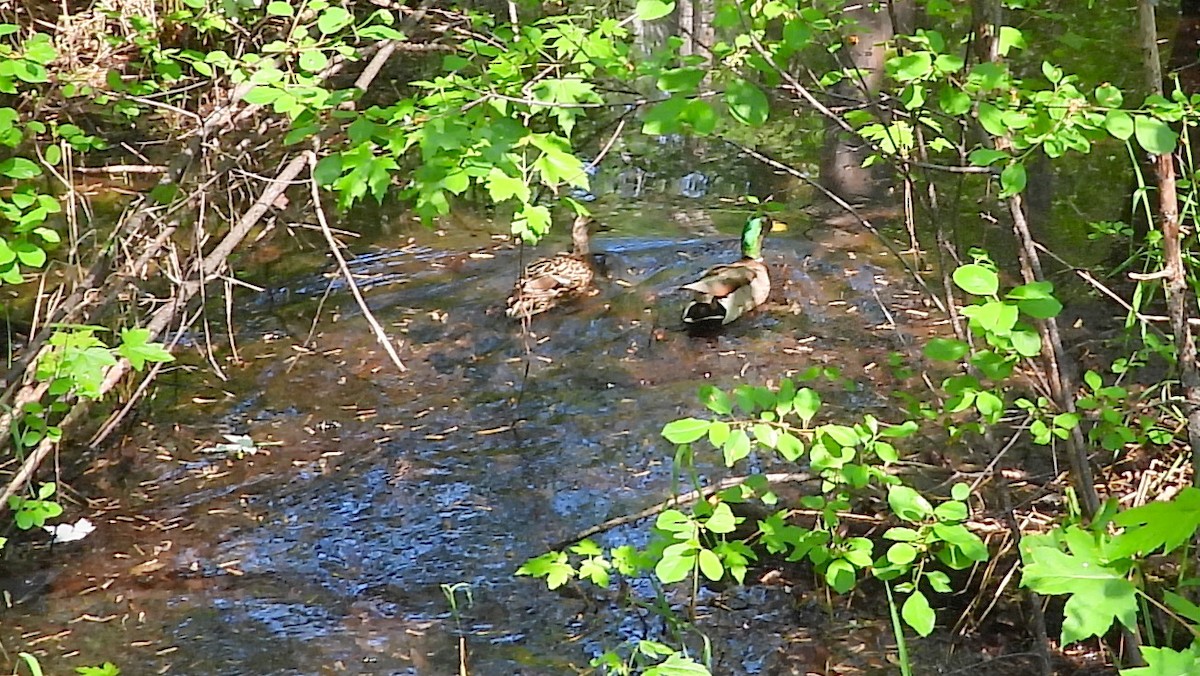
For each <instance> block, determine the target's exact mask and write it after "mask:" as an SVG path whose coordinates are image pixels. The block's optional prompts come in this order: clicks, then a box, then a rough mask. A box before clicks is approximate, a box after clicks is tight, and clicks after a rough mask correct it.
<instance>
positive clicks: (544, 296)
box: [505, 216, 596, 320]
mask: <svg viewBox="0 0 1200 676" xmlns="http://www.w3.org/2000/svg"><path fill="white" fill-rule="evenodd" d="M590 223H591V219H590V218H588V217H587V216H578V217H576V218H575V222H574V223H573V224H572V226H571V241H572V244H573V250H572V251H571V253H560V254H557V255H555V256H550V257H548V258H539V259H538V260H536V261H533V262H532V263H530V264H529V265H527V266H525V271H524V272H523V273H521V278H520V279H518V280H517V283H516V285H515V286H514V287H513V291H512V294H510V295H509V297H508V309H507V310H506V311H505V314H507V315H508V316H509V317H512V318H513V319H522V320H528V319H529V318H530V317H532V316H534V315H536V314H540V313H542V312H545V311H546V310H549V309H551V308H554V307H557V306H559V305H560V304H562V303H563V302H566V301H570V300H574V299H575V298H580V297H582V296H586V295H588V294H589V293H590V292H591V291H592V281H593V280H594V279H595V278H596V271H595V264H596V263H595V260H594V258H593V256H592V255H591V253H590V250H589V245H588V226H589V224H590Z"/></svg>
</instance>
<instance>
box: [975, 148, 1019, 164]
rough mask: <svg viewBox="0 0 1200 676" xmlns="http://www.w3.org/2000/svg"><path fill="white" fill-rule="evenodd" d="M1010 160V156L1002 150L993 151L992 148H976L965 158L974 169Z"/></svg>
mask: <svg viewBox="0 0 1200 676" xmlns="http://www.w3.org/2000/svg"><path fill="white" fill-rule="evenodd" d="M1011 158H1012V156H1011V155H1009V154H1008V153H1006V152H1004V151H1003V150H993V149H992V148H976V149H975V150H972V151H971V154H970V155H969V156H968V157H967V159H968V161H970V163H971V164H972V165H973V166H976V167H987V166H991V165H993V164H995V163H997V162H1001V161H1004V162H1007V161H1008V160H1010V159H1011Z"/></svg>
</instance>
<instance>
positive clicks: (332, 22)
mask: <svg viewBox="0 0 1200 676" xmlns="http://www.w3.org/2000/svg"><path fill="white" fill-rule="evenodd" d="M353 21H354V16H353V15H351V14H350V12H348V11H346V9H345V8H342V7H329V8H327V9H326V10H325V11H324V12H321V16H320V18H318V19H317V30H319V31H321V33H323V34H325V35H329V34H330V33H336V32H338V31H340V30H342V29H343V28H345V27H346V26H349V25H350V24H351V23H352V22H353Z"/></svg>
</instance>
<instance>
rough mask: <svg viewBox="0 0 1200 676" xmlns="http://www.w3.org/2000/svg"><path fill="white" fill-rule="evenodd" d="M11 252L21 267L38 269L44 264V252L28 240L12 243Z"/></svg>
mask: <svg viewBox="0 0 1200 676" xmlns="http://www.w3.org/2000/svg"><path fill="white" fill-rule="evenodd" d="M12 251H13V253H15V254H16V255H17V260H19V261H21V265H24V266H27V267H31V268H40V267H42V266H43V265H45V264H46V250H45V249H43V248H42V247H40V246H38V245H36V244H34V243H33V242H30V241H28V240H19V241H16V242H13V244H12Z"/></svg>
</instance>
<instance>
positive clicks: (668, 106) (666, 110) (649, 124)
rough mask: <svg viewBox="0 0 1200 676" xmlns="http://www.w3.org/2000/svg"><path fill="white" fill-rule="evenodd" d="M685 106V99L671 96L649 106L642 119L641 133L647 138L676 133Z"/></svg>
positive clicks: (686, 103) (686, 102)
mask: <svg viewBox="0 0 1200 676" xmlns="http://www.w3.org/2000/svg"><path fill="white" fill-rule="evenodd" d="M687 105H688V100H687V99H685V98H683V97H679V96H673V97H671V98H669V99H667V100H666V101H663V102H662V103H657V104H655V105H653V106H651V107H650V110H648V111H646V116H645V117H644V118H642V133H643V134H646V135H647V136H665V135H668V134H674V133H676V132H678V131H679V128H680V118H681V117H683V114H684V110H686V108H687Z"/></svg>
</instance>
